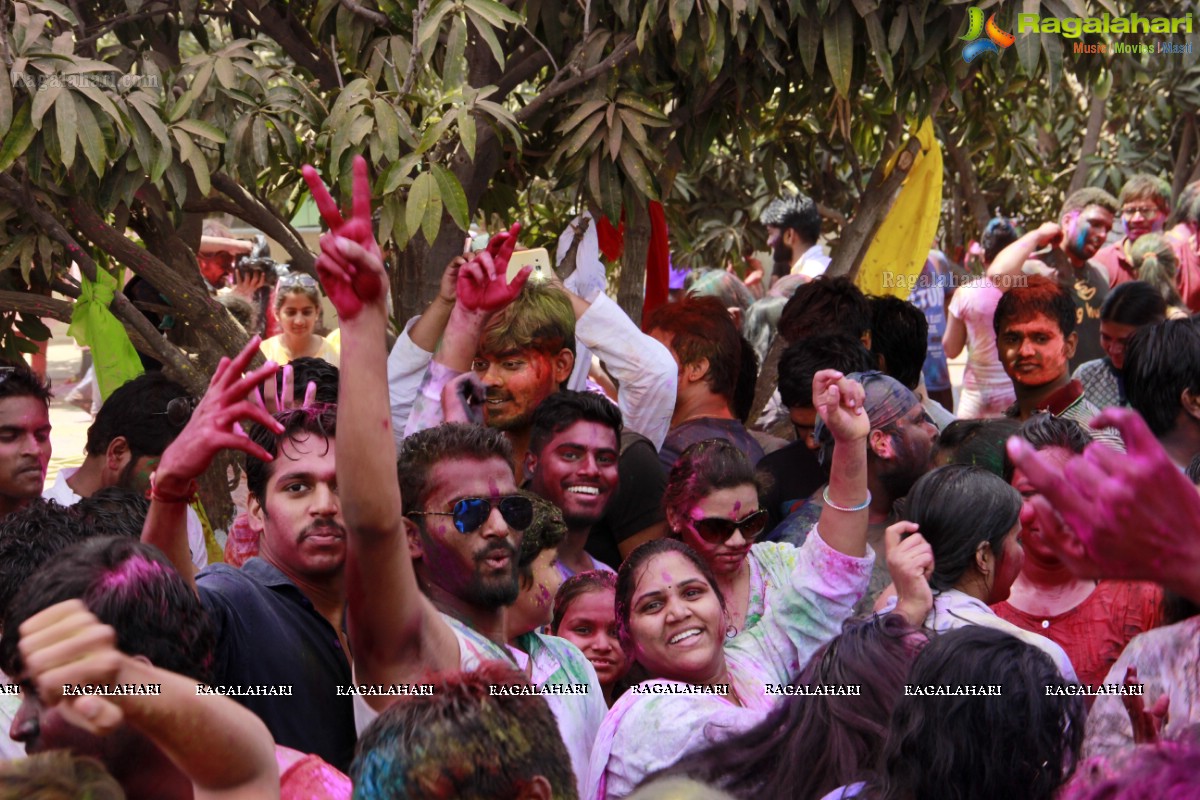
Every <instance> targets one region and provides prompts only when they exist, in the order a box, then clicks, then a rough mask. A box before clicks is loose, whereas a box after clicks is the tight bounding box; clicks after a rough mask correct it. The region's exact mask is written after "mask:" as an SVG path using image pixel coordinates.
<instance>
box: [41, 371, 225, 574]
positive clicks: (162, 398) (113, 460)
mask: <svg viewBox="0 0 1200 800" xmlns="http://www.w3.org/2000/svg"><path fill="white" fill-rule="evenodd" d="M191 411H192V399H191V397H189V396H188V393H187V390H186V389H184V388H183V387H182V386H180V385H179V384H178V383H175V382H174V381H172V380H168V379H167V378H166V376H164V375H163V374H162V373H161V372H147V373H146V374H144V375H139V376H138V377H136V378H134V379H133V380H131V381H129V382H127V383H125V384H123V385H122V386H120V387H119V388H118V389H117V390H116V391H115V392H113V393H112V394H111V395H109V397H108V399H107V400H105V401H104V405H102V406H101V407H100V411H99V412H97V413H96V419H95V420H94V421H93V422H92V426H91V427H90V428H88V433H87V457H86V458H84V460H83V465H82V466H80V467H68V468H65V469H61V470H59V472H58V476H57V478H55V481H54V485H53V486H50V487H49V488H47V489H46V490H45V491H44V492H42V497H44V498H46V499H47V500H53V501H55V502H56V503H58V504H59V505H63V506H73V505H75V504H76V503H78V502H79V501H80V500H82V499H83V498H85V497H91V496H92V495H94V494H95V493H96V492H98V491H100V490H101V489H107V488H109V487H110V486H116V487H118V488H121V489H133V490H134V491H137V492H145V491H146V490H147V489H149V488H150V473H151V472H153V471H154V468H155V466H156V465H157V464H158V460H159V459H160V458H161V457H162V454H163V451H164V450H166V449H167V445H169V444H171V442H173V441H175V437H176V436H178V435H179V432H180V431H181V430H183V426H184V425H186V424H187V421H188V417H189V416H190V415H191ZM187 533H188V550H189V551H190V552H191V560H192V564H193V565H194V566H195V568H196V569H203V568H204V566H205V565H206V564H208V551H207V549H206V548H205V545H204V527H203V526H202V525H201V524H200V518H199V517H198V516H196V512H195V511H193V510H192V509H191V507H189V508H188V510H187Z"/></svg>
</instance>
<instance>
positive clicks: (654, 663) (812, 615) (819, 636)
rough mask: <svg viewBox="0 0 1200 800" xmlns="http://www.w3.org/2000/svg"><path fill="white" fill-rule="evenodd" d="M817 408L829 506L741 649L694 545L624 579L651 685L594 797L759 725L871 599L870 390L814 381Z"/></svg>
mask: <svg viewBox="0 0 1200 800" xmlns="http://www.w3.org/2000/svg"><path fill="white" fill-rule="evenodd" d="M813 383H814V387H813V389H814V391H813V396H814V399H815V400H816V403H815V405H816V406H817V408H818V410H819V411H820V412H821V415H822V417H823V419H824V420H825V422H826V424H827V425H828V426H829V428H830V430H831V431H832V432H833V434H834V440H835V447H834V462H833V468H832V474H831V477H830V485H829V495H828V497H829V504H828V508H827V509H826V510H825V511H824V512H823V513H822V516H821V519H820V523H819V525H818V527H817V528H816V529H814V531H813V534H812V535H810V536H809V537H808V539H807V540H806V541H805V543H804V545H803V546H802V547H800V548H799V549H798V550H797V551H796V561H795V567H794V569H793V571H792V573H791V575H790V578H789V585H788V587H787V589H788V591H783V592H780V593H779V599H778V600H777V601H775V602H774V603H773V604H772V605H770V606H769V607H768V608H767V610H766V611H765V612H764V614H763V616H762V618H761V619H760V620H759V621H758V623H757V624H756V625H755V626H754V627H753V628H752V629H751V630H750V631H748V632H747V633H746V634H744V635H743V636H741V637H739V638H740V641H737V642H734V643H732V644H731V645H729V646H728V647H726V645H725V640H726V638H732V635H733V634H734V631H733V630H732V625H731V620H730V617H729V613H728V610H727V608H726V602H725V598H724V596H723V595H722V594H721V590H720V589H719V587H718V585H717V580H716V578H715V577H714V576H713V573H712V570H711V569H710V568H709V566H708V564H707V563H706V562H705V561H704V559H703V558H701V557H700V556H699V555H697V554H696V553H695V552H694V551H693V550H692V549H691V548H689V547H688V546H687V545H686V544H683V543H681V542H678V541H676V540H674V539H658V540H655V541H651V542H648V543H646V544H644V545H642V546H641V547H639V548H637V549H636V550H634V551H633V553H631V554H630V556H629V558H628V559H626V561H625V563H624V564H622V565H621V571H620V573H619V574H618V576H617V589H616V611H617V620H618V626H619V627H618V631H619V633H620V637H621V643H622V645H623V646H624V647H625V650H626V652H627V653H629V654H630V655H631V656H632V657H633V658H634V659H635V660H637V661H638V663H639V664H641V666H642V667H644V668H645V669H646V671H647V672H648V673H649V674H650V675H651V676H653V677H654V679H652V680H649V681H644V682H643V683H641V684H638V685H637V686H634V687H632V688H631V689H630V690H629V691H628V692H627V693H625V694H624V695H622V696H621V698H620V699H619V700H617V702H616V703H615V704H614V705H613V707H612V709H610V710H609V713H608V715H607V716H606V717H605V720H604V724H603V725H602V726H601V728H600V733H599V734H598V735H597V737H596V745H595V748H594V750H593V752H592V763H591V769H590V776H589V789H588V793H587V797H590V798H598V799H602V798H609V797H624V796H625V795H627V794H629V793H630V792H632V791H633V789H634V787H636V786H637V785H638V784H639V783H640V782H641V781H642V779H643V778H645V777H646V776H647V775H649V774H650V773H652V772H655V771H657V770H660V769H663V768H665V767H667V766H670V765H671V764H673V763H674V762H676V761H677V760H679V758H680V757H681V756H683V755H686V754H688V753H691V752H693V751H695V750H697V749H699V748H701V747H704V746H706V745H708V744H711V743H712V742H714V741H717V740H720V739H722V738H725V737H728V736H729V735H731V734H733V733H737V732H740V731H745V730H747V729H749V728H751V727H753V726H754V725H756V724H758V723H759V722H761V721H762V719H763V718H764V717H765V716H766V715H767V714H768V713H769V711H770V710H771V708H772V707H773V706H774V705H775V703H776V702H777V701H778V699H779V696H778V695H777V694H775V692H774V691H772V690H773V689H774V688H775V687H776V686H777V685H780V684H785V683H791V682H792V680H793V679H794V678H795V677H796V676H797V675H798V674H799V672H800V668H801V666H802V665H803V664H805V663H807V662H808V660H809V658H810V657H811V656H812V654H813V653H814V652H815V651H816V650H817V648H818V647H820V646H821V645H822V644H824V643H825V642H826V641H828V640H829V639H832V638H833V637H834V636H836V635H837V634H838V633H839V632H840V630H841V624H842V622H844V621H845V620H846V619H847V618H848V617H849V616H850V614H851V613H852V610H853V608H854V604H855V603H856V602H858V599H859V598H860V597H861V596H862V594H863V593H864V592H865V591H866V588H867V582H868V579H869V577H870V574H871V567H872V562H873V561H874V551H872V550H869V549H868V548H867V507H868V505H869V495H868V492H867V475H866V458H867V456H866V436H867V433H868V430H869V427H870V422H869V420H868V418H867V416H866V414H865V413H862V400H863V391H862V387H861V386H860V385H859V384H858V383H856V382H854V381H850V380H847V379H845V378H844V377H843V376H842V374H841V373H839V372H836V371H833V370H825V371H822V372H820V373H818V374H817V376H816V378H815V380H814V381H813Z"/></svg>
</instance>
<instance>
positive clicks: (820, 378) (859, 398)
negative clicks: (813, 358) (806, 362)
mask: <svg viewBox="0 0 1200 800" xmlns="http://www.w3.org/2000/svg"><path fill="white" fill-rule="evenodd" d="M865 399H866V393H865V392H864V391H863V387H862V384H860V383H859V382H858V381H853V380H850V379H849V378H847V377H846V376H845V375H843V374H842V373H840V372H838V371H837V370H835V369H823V370H821V371H820V372H818V373H817V374H816V375H814V376H813V405H814V406H816V409H817V412H818V413H819V414H820V415H821V419H822V420H823V421H824V422H825V425H826V426H827V427H828V428H829V432H830V433H832V434H833V438H834V441H847V442H848V441H853V440H855V439H865V438H866V436H867V434H868V433H870V432H871V420H870V419H869V418H868V417H867V415H866V413H865V412H864V411H863V402H864V400H865Z"/></svg>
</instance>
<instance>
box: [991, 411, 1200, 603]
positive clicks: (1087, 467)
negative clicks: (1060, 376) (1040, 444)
mask: <svg viewBox="0 0 1200 800" xmlns="http://www.w3.org/2000/svg"><path fill="white" fill-rule="evenodd" d="M1090 424H1091V426H1092V427H1094V428H1105V427H1113V428H1116V429H1117V430H1118V431H1120V433H1121V438H1122V439H1123V440H1124V441H1125V448H1126V452H1125V453H1123V454H1122V453H1118V452H1116V451H1115V450H1112V449H1110V448H1107V447H1105V446H1104V445H1102V444H1097V443H1093V444H1090V445H1088V447H1087V449H1086V450H1085V451H1084V453H1083V455H1080V456H1073V457H1072V458H1071V459H1070V460H1069V461H1068V462H1067V463H1066V465H1065V466H1063V467H1061V468H1060V467H1059V466H1058V465H1057V464H1054V463H1052V462H1051V461H1050V460H1049V459H1048V458H1047V457H1046V456H1045V454H1043V453H1040V452H1038V451H1036V450H1034V449H1033V448H1032V447H1031V446H1030V445H1029V444H1028V443H1026V442H1024V441H1023V440H1021V439H1020V438H1018V437H1013V438H1011V439H1009V441H1008V452H1009V455H1010V457H1011V458H1012V460H1013V463H1014V465H1015V466H1016V467H1017V469H1020V470H1021V471H1022V472H1023V473H1025V475H1026V476H1027V477H1028V479H1029V481H1030V483H1032V484H1033V485H1034V487H1035V488H1036V489H1037V490H1038V492H1039V493H1040V494H1039V495H1034V496H1033V497H1030V498H1029V499H1028V500H1026V501H1025V505H1024V507H1023V508H1022V510H1021V519H1022V522H1023V523H1026V524H1028V523H1029V522H1031V521H1033V520H1035V519H1036V521H1037V523H1038V527H1039V528H1040V532H1039V533H1038V534H1036V535H1039V536H1040V537H1041V538H1042V540H1043V541H1044V543H1045V544H1046V545H1047V546H1049V547H1051V548H1053V549H1054V550H1055V551H1056V552H1057V553H1058V554H1059V557H1060V558H1061V559H1062V561H1063V562H1064V563H1065V564H1066V565H1067V566H1068V567H1070V568H1071V570H1072V571H1073V572H1075V573H1076V574H1077V575H1080V576H1081V577H1089V578H1101V577H1106V578H1124V579H1129V580H1149V581H1156V582H1158V583H1161V584H1163V585H1164V586H1166V587H1167V588H1169V589H1171V590H1173V591H1175V592H1177V593H1179V594H1182V595H1184V596H1186V597H1189V598H1190V599H1192V600H1196V601H1198V602H1200V538H1198V537H1196V536H1195V531H1196V530H1200V494H1197V491H1196V487H1195V486H1194V485H1192V483H1191V482H1190V481H1189V480H1188V479H1187V477H1186V476H1185V475H1184V474H1183V472H1181V471H1180V470H1179V468H1178V467H1176V466H1175V464H1174V463H1173V462H1172V461H1171V459H1170V457H1169V456H1168V455H1167V453H1166V451H1165V450H1164V449H1163V447H1162V445H1161V444H1159V443H1158V441H1157V440H1156V439H1155V438H1154V435H1153V434H1152V433H1151V432H1150V429H1149V428H1148V427H1147V426H1146V422H1145V421H1144V420H1143V419H1142V418H1141V416H1140V415H1139V414H1138V413H1137V412H1135V411H1132V410H1129V409H1122V408H1108V409H1105V410H1104V411H1103V412H1101V413H1100V414H1099V415H1097V416H1096V418H1095V419H1093V420H1091V422H1090Z"/></svg>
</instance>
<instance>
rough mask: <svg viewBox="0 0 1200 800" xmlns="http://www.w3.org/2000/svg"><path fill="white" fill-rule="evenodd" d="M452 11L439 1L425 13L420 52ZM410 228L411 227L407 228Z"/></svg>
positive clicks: (444, 1) (448, 2) (419, 36)
mask: <svg viewBox="0 0 1200 800" xmlns="http://www.w3.org/2000/svg"><path fill="white" fill-rule="evenodd" d="M453 10H454V3H453V2H452V0H439V2H438V3H436V4H435V5H434V6H433V8H431V9H429V11H427V12H425V18H424V19H422V20H421V27H420V29H418V31H417V47H419V48H421V52H423V53H428V52H429V50H428V49H427V48H426V45H427V44H429V40H430V39H433V38H434V37H436V36H437V35H438V30H439V29H440V28H441V26H442V20H443V19H445V17H446V15H447V14H449V13H450V12H451V11H453ZM409 227H410V228H412V226H411V225H410V226H409Z"/></svg>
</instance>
